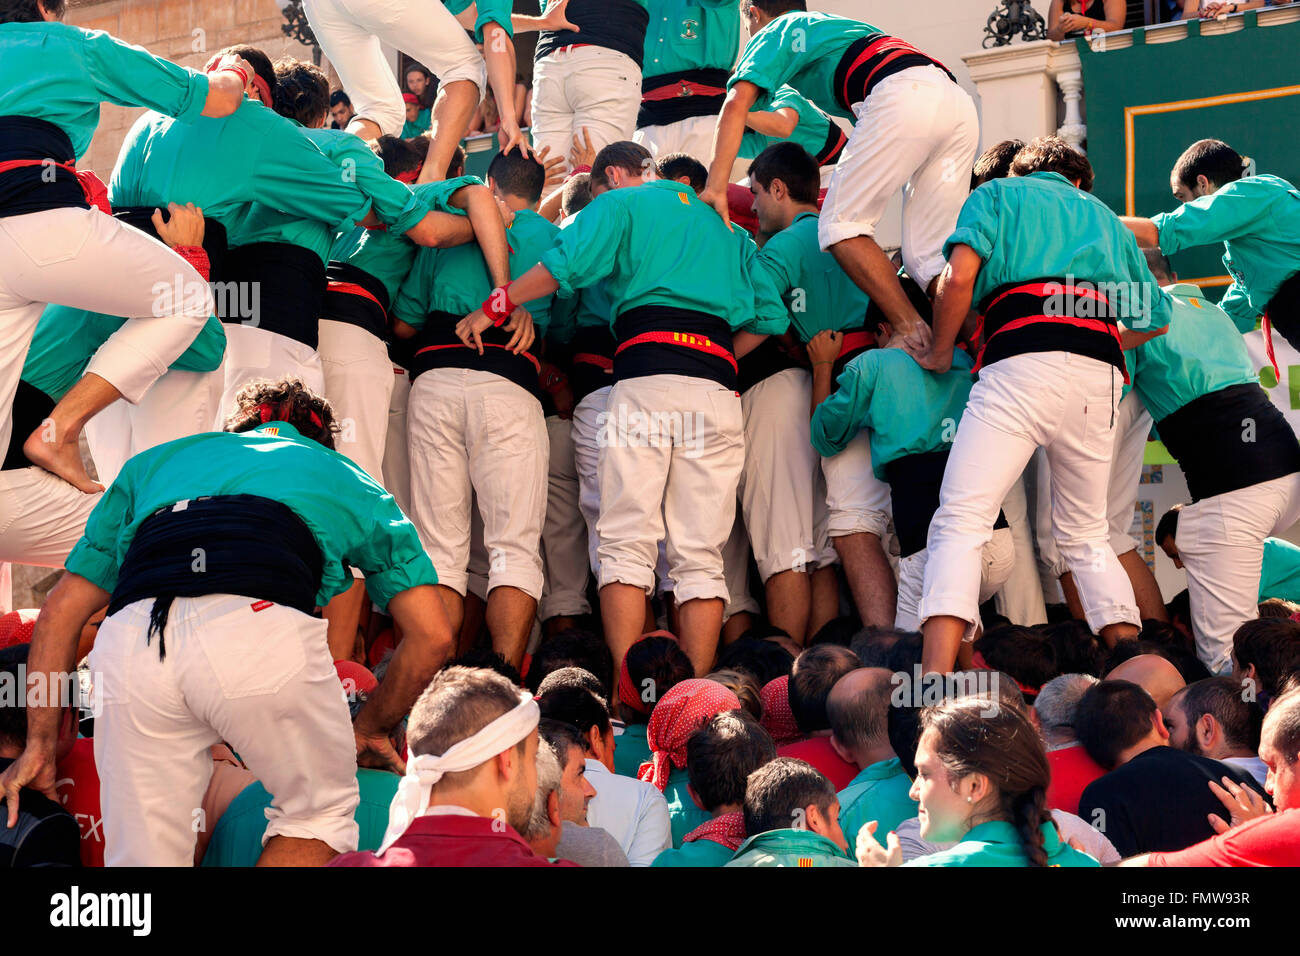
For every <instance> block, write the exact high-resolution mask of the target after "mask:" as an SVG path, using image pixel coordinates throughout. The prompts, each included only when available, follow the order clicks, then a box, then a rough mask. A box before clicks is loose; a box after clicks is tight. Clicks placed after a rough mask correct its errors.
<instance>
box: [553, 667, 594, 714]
mask: <svg viewBox="0 0 1300 956" xmlns="http://www.w3.org/2000/svg"><path fill="white" fill-rule="evenodd" d="M564 687H580V688H582V689H583V690H585V691H587V692H588V693H590V694H592V695H594V696H596V697H599V698H600V699H601V700H602V701H605V685H604V684H603V683H601V680H600V678H599V677H597V676H596V675H595V674H593V673H592V672H591V671H589V670H586V669H584V668H581V667H561V668H560V669H559V670H558V671H551V672H550V673H549V674H547V675H546V676H545V677H544V678H542V682H541V683H540V684H538V685H537V696H538V697H542V696H544V695H546V694H549V693H550V692H551V691H555V690H560V689H561V688H564ZM605 704H606V706H608V701H605Z"/></svg>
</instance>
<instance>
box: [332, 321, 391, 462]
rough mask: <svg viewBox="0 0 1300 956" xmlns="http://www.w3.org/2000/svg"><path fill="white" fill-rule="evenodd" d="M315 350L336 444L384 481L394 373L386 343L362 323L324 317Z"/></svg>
mask: <svg viewBox="0 0 1300 956" xmlns="http://www.w3.org/2000/svg"><path fill="white" fill-rule="evenodd" d="M316 351H317V354H319V356H320V365H321V374H322V377H323V378H324V381H325V397H326V398H328V399H329V401H330V404H331V405H332V406H333V407H334V420H335V421H336V422H337V423H338V425H339V433H338V435H337V436H336V437H335V441H334V446H335V449H336V450H337V451H338V452H339V453H340V454H343V455H347V456H348V458H350V459H352V461H353V462H354V463H355V464H356V465H358V466H360V467H361V468H362V469H363V470H364V471H365V473H366V474H368V475H369V476H370V477H371V478H373V479H375V481H377V482H379V483H380V484H383V481H384V447H385V444H386V442H387V439H388V409H389V404H390V399H391V398H392V391H393V378H394V376H393V362H392V360H391V359H390V358H389V357H388V348H387V347H386V346H385V345H384V343H383V341H382V340H381V339H378V338H376V337H375V336H374V335H373V334H371V333H370V332H368V331H366V330H365V329H363V328H361V327H360V326H359V325H353V324H351V323H349V322H337V321H335V320H333V319H322V320H321V321H320V341H319V343H318V344H317V347H316Z"/></svg>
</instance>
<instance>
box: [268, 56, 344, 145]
mask: <svg viewBox="0 0 1300 956" xmlns="http://www.w3.org/2000/svg"><path fill="white" fill-rule="evenodd" d="M273 99H274V104H273V108H274V109H275V111H276V112H277V113H279V114H280V115H281V116H287V117H288V118H289V119H292V120H297V121H298V122H299V123H301V124H302V125H303V126H306V127H307V128H308V129H311V128H314V127H317V126H319V125H321V123H322V121H323V120H324V119H325V116H326V115H327V114H328V113H329V108H330V84H329V80H328V79H327V78H326V76H325V73H324V71H323V70H321V68H320V67H318V66H313V65H312V64H310V63H307V62H305V61H303V60H299V59H296V58H294V57H291V56H285V57H281V58H280V59H278V60H276V61H275V94H274V97H273Z"/></svg>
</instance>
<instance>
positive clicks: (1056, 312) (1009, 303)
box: [974, 278, 1128, 382]
mask: <svg viewBox="0 0 1300 956" xmlns="http://www.w3.org/2000/svg"><path fill="white" fill-rule="evenodd" d="M1094 286H1095V284H1093V283H1087V284H1082V285H1074V284H1071V283H1068V282H1066V281H1064V280H1063V279H1052V278H1045V279H1031V280H1029V281H1028V282H1013V283H1008V284H1007V285H1004V286H1000V287H999V288H997V289H994V290H993V291H992V292H990V293H989V294H988V295H987V296H985V297H984V301H983V302H981V303H980V320H979V326H978V327H977V328H976V331H975V339H976V341H980V340H981V337H982V341H983V344H982V345H981V347H980V350H979V354H978V355H977V356H976V358H975V368H974V371H976V372H978V371H979V370H980V369H981V368H983V367H984V366H985V365H991V364H993V363H994V362H997V361H999V360H1001V359H1004V358H1008V357H1010V356H1012V355H1020V354H1022V353H1025V352H1075V353H1078V354H1080V355H1086V356H1088V357H1089V358H1095V359H1097V360H1098V361H1101V362H1107V363H1109V364H1111V365H1114V366H1115V367H1116V368H1118V369H1119V370H1120V371H1121V372H1122V373H1123V374H1124V381H1125V382H1127V381H1128V371H1127V368H1126V366H1125V364H1124V352H1123V349H1122V348H1121V346H1120V333H1119V324H1118V322H1117V321H1116V318H1115V315H1114V311H1115V310H1114V307H1113V306H1112V304H1111V302H1110V300H1109V299H1107V298H1106V296H1104V295H1103V294H1102V293H1100V292H1099V291H1097V290H1096V289H1095V288H1094Z"/></svg>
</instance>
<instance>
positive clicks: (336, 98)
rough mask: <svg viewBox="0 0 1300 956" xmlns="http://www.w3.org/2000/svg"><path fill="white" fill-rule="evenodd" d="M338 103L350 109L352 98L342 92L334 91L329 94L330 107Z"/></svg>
mask: <svg viewBox="0 0 1300 956" xmlns="http://www.w3.org/2000/svg"><path fill="white" fill-rule="evenodd" d="M340 103H342V104H344V105H345V106H348V107H351V106H352V98H351V97H350V96H348V94H347V93H345V92H343V90H335V91H334V92H333V93H331V94H330V106H338V105H339V104H340Z"/></svg>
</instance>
